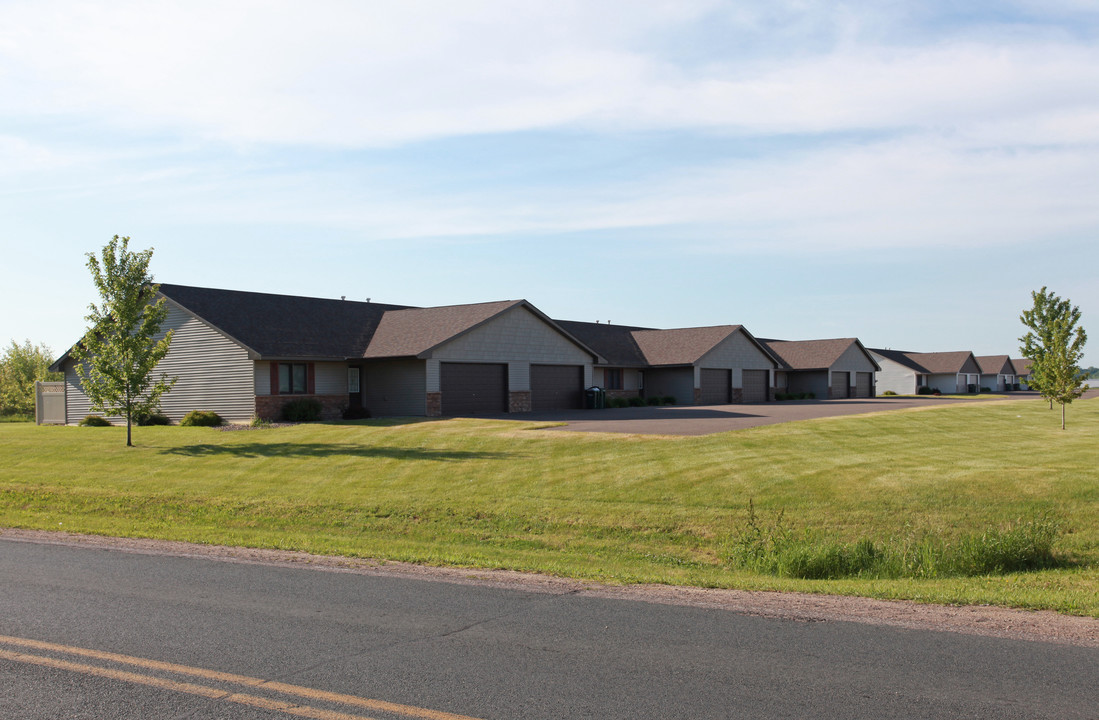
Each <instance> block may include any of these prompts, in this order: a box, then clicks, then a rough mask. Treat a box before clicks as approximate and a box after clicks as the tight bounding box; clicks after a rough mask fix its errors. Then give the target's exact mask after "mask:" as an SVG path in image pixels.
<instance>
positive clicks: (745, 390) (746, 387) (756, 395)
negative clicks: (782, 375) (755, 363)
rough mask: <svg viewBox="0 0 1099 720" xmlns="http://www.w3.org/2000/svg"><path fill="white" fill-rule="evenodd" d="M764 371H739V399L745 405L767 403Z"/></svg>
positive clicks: (765, 374) (765, 373)
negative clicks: (740, 386)
mask: <svg viewBox="0 0 1099 720" xmlns="http://www.w3.org/2000/svg"><path fill="white" fill-rule="evenodd" d="M767 378H768V372H767V371H766V370H742V371H741V385H742V389H741V395H740V396H741V398H742V399H743V401H744V402H746V403H757V402H767Z"/></svg>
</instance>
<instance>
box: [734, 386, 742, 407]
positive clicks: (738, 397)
mask: <svg viewBox="0 0 1099 720" xmlns="http://www.w3.org/2000/svg"><path fill="white" fill-rule="evenodd" d="M743 402H744V388H733V403H735V404H739V403H743Z"/></svg>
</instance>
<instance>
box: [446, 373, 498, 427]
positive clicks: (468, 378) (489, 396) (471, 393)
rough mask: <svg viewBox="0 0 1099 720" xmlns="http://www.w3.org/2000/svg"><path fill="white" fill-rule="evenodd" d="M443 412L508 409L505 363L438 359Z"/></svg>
mask: <svg viewBox="0 0 1099 720" xmlns="http://www.w3.org/2000/svg"><path fill="white" fill-rule="evenodd" d="M439 379H440V383H441V385H442V401H443V407H442V413H443V415H452V416H453V415H495V414H497V413H504V412H507V410H508V390H507V388H508V366H507V365H506V364H487V363H442V364H440V366H439Z"/></svg>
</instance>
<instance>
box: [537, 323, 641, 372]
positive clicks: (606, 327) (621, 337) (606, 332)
mask: <svg viewBox="0 0 1099 720" xmlns="http://www.w3.org/2000/svg"><path fill="white" fill-rule="evenodd" d="M554 322H555V323H557V324H558V325H559V326H560V327H561V328H562V329H563V330H564V331H565V332H567V333H569V334H570V335H572V336H573V337H575V338H576V339H577V340H579V341H580V342H582V343H584V344H585V345H587V346H588V347H590V348H591V349H592V350H594V351H595V352H597V353H599V355H600V356H602V357H603V358H604V359H605V360H606V361H607V364H609V365H616V366H619V367H645V366H646V365H648V362H647V361H646V360H645V355H644V353H642V352H641V348H639V347H638V346H637V341H636V340H634V337H633V332H634V331H635V330H648V329H650V328H639V327H630V326H628V325H611V324H610V323H606V324H604V323H592V322H579V321H576V320H554Z"/></svg>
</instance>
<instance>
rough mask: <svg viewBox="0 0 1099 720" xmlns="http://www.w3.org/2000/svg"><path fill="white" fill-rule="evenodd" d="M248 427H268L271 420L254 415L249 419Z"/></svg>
mask: <svg viewBox="0 0 1099 720" xmlns="http://www.w3.org/2000/svg"><path fill="white" fill-rule="evenodd" d="M248 427H254V428H266V427H271V421H270V420H268V419H267V418H264V417H260V416H259V415H253V416H252V419H251V420H249V421H248Z"/></svg>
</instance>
